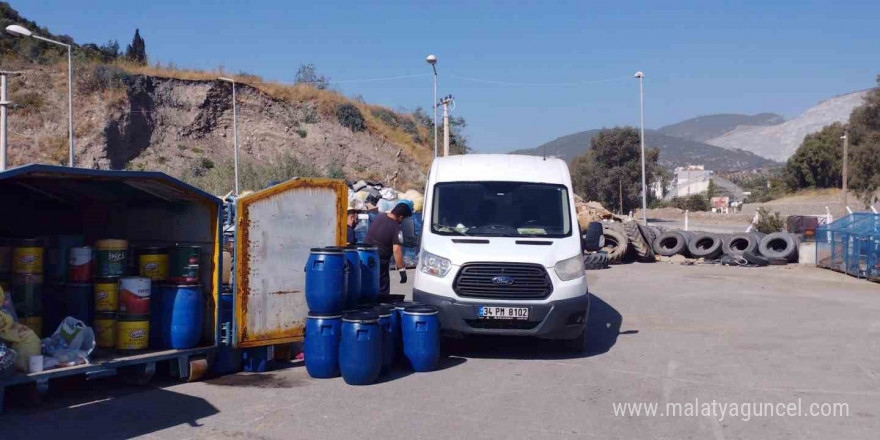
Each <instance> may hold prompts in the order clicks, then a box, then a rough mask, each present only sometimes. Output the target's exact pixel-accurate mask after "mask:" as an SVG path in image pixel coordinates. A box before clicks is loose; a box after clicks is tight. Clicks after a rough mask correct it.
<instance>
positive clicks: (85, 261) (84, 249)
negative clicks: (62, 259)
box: [67, 246, 95, 283]
mask: <svg viewBox="0 0 880 440" xmlns="http://www.w3.org/2000/svg"><path fill="white" fill-rule="evenodd" d="M94 267H95V265H94V259H93V257H92V248H91V247H90V246H80V247H72V248H70V256H69V259H68V261H67V268H68V270H67V280H68V281H70V282H71V283H90V282H92V278H93V277H94Z"/></svg>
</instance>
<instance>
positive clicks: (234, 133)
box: [217, 77, 241, 197]
mask: <svg viewBox="0 0 880 440" xmlns="http://www.w3.org/2000/svg"><path fill="white" fill-rule="evenodd" d="M217 79H219V80H220V81H225V82H228V83H232V142H233V149H234V152H233V162H234V164H235V196H236V197H238V195H239V194H240V193H241V192H240V191H239V190H240V188H239V186H238V105H237V104H236V99H235V98H236V97H235V80H234V79H232V78H224V77H219V78H217Z"/></svg>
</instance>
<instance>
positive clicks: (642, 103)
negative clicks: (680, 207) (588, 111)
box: [633, 71, 648, 226]
mask: <svg viewBox="0 0 880 440" xmlns="http://www.w3.org/2000/svg"><path fill="white" fill-rule="evenodd" d="M633 78H638V79H639V114H640V116H641V123H642V124H641V132H640V134H639V139H640V140H641V144H642V223H644V224H645V226H648V186H647V184H646V183H645V181H646V178H645V93H644V89H643V88H642V80H643V79H644V78H645V74H644V73H642V72H641V71H639V72H636V74H635V75H633Z"/></svg>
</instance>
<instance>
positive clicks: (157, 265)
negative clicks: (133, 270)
mask: <svg viewBox="0 0 880 440" xmlns="http://www.w3.org/2000/svg"><path fill="white" fill-rule="evenodd" d="M138 271H139V273H140V276H142V277H146V278H149V279H150V280H152V281H165V279H166V278H168V248H163V247H150V248H141V249H138Z"/></svg>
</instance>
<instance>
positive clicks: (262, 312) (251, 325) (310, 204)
mask: <svg viewBox="0 0 880 440" xmlns="http://www.w3.org/2000/svg"><path fill="white" fill-rule="evenodd" d="M347 201H348V187H347V186H346V185H345V182H344V181H342V180H331V179H293V180H290V181H287V182H284V183H281V184H278V185H275V186H272V187H270V188H267V189H265V190H263V191H260V192H257V193H254V194H251V195H249V196H245V197H241V198H239V199H238V201H237V203H236V215H237V221H236V226H237V231H236V239H235V247H236V249H235V256H236V258H235V298H234V306H233V307H234V311H235V319H234V320H233V321H234V322H233V334H234V335H235V338H234V345H235V346H236V347H241V348H247V347H259V346H264V345H273V344H283V343H287V342H295V341H300V340H302V337H303V331H304V328H305V321H306V317H307V315H308V307H307V306H306V296H305V284H306V283H305V266H306V260H308V258H309V251H310V249H311V248H313V247H321V246H334V245H336V246H342V245H344V244H345V239H346V238H345V233H346V228H345V217H346V207H347Z"/></svg>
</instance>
